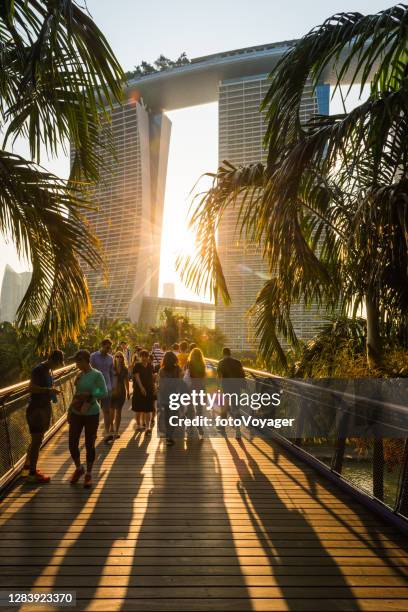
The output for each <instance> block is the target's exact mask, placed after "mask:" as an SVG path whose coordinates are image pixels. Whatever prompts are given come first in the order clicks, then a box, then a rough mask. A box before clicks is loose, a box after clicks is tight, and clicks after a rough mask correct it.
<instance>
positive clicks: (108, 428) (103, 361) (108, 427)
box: [90, 338, 114, 441]
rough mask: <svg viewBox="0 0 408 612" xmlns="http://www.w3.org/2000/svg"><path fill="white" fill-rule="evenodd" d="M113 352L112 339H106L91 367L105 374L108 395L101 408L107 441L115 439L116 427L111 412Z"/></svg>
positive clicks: (94, 356)
mask: <svg viewBox="0 0 408 612" xmlns="http://www.w3.org/2000/svg"><path fill="white" fill-rule="evenodd" d="M111 350H112V340H111V339H110V338H104V340H102V342H101V346H100V349H99V351H95V352H94V353H92V355H91V362H90V363H91V367H92V368H93V369H94V370H99V372H101V373H102V374H103V377H104V379H105V383H106V388H107V390H108V393H107V395H106V397H103V398H101V408H102V412H103V421H104V438H105V441H109V440H112V439H113V435H114V426H113V420H112V411H111V395H112V385H113V374H114V372H113V357H112V355H111V354H110V352H111Z"/></svg>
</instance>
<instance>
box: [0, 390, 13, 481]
mask: <svg viewBox="0 0 408 612" xmlns="http://www.w3.org/2000/svg"><path fill="white" fill-rule="evenodd" d="M5 402H6V398H2V400H1V402H0V404H1V418H2V420H3V422H4V431H5V434H6V444H7V454H8V458H9V463H10V469H13V467H14V457H13V451H12V449H11V438H10V431H9V426H8V419H7V412H6V406H5Z"/></svg>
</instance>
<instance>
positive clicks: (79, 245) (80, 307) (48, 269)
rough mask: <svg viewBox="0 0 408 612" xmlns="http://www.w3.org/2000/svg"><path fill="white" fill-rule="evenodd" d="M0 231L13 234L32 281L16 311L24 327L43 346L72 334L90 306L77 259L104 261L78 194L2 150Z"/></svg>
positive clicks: (94, 264) (97, 264) (98, 263)
mask: <svg viewBox="0 0 408 612" xmlns="http://www.w3.org/2000/svg"><path fill="white" fill-rule="evenodd" d="M0 183H1V189H0V232H2V233H3V234H4V235H5V236H12V238H13V241H14V243H15V245H16V248H17V252H18V254H19V256H20V257H22V258H24V259H27V260H29V261H30V262H31V265H32V279H31V283H30V285H29V287H28V290H27V292H26V294H25V296H24V298H23V301H22V303H21V305H20V307H19V310H18V313H17V322H18V324H19V325H20V327H22V328H27V327H28V326H29V325H30V324H32V323H35V324H37V325H38V327H39V334H38V345H39V346H41V347H43V348H46V347H48V346H50V345H52V344H54V345H55V344H58V343H59V342H64V341H66V340H67V339H68V338H72V337H75V335H76V334H77V333H78V331H79V329H80V327H81V326H82V325H83V324H84V323H85V321H86V317H87V315H88V314H89V313H90V309H91V304H90V299H89V294H88V288H87V283H86V279H85V276H84V273H83V271H82V268H81V263H80V262H81V261H85V262H86V263H87V264H88V265H89V266H91V267H100V266H101V265H102V260H101V256H100V255H99V250H98V243H97V240H96V238H95V237H94V236H93V235H92V233H91V232H90V230H89V228H88V226H87V224H86V223H85V221H84V218H83V212H84V210H85V209H86V207H87V206H88V203H87V202H86V201H85V200H84V199H83V196H82V194H81V193H80V192H77V191H74V190H72V189H71V188H70V187H69V186H68V184H67V183H66V182H64V181H62V180H60V179H58V178H57V177H55V176H53V175H52V174H50V173H48V172H45V171H44V170H42V169H41V168H39V167H38V166H36V165H35V164H33V163H31V162H28V161H26V160H24V159H23V158H21V157H20V156H17V155H12V154H10V153H8V152H5V151H0Z"/></svg>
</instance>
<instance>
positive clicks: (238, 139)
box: [216, 75, 330, 351]
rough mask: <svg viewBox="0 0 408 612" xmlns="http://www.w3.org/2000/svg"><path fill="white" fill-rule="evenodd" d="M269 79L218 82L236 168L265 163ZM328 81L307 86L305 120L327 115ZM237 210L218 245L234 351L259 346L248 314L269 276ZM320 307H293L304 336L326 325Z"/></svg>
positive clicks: (224, 137) (222, 312)
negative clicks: (239, 224)
mask: <svg viewBox="0 0 408 612" xmlns="http://www.w3.org/2000/svg"><path fill="white" fill-rule="evenodd" d="M269 85H270V82H269V81H268V79H267V75H256V76H253V77H245V78H237V79H229V80H224V81H223V82H221V83H220V86H219V162H220V163H221V162H222V161H223V160H228V161H230V162H231V163H232V164H234V165H236V166H240V165H247V164H252V163H257V162H266V151H265V149H264V146H263V139H264V135H265V130H266V119H265V116H264V114H263V113H261V112H260V110H259V107H260V104H261V102H262V100H263V99H264V97H265V95H266V93H267V91H268V88H269ZM329 90H330V87H329V85H320V86H319V87H318V88H317V90H316V91H315V92H313V89H312V87H311V86H310V85H308V86H306V88H305V91H304V95H303V99H302V104H301V117H300V119H301V121H302V122H305V121H307V120H308V119H309V118H310V117H311V116H312V115H313V114H316V113H321V114H327V113H328V106H329ZM237 214H238V213H237V209H234V208H228V209H227V210H226V212H225V213H224V216H223V218H222V221H221V223H220V226H219V231H218V248H219V254H220V259H221V263H222V266H223V271H224V274H225V277H226V281H227V285H228V288H229V292H230V295H231V304H230V305H228V306H225V305H224V304H222V303H219V304H217V307H216V324H217V326H219V327H220V328H221V329H222V330H223V331H224V333H225V335H226V337H227V342H228V344H229V345H230V346H231V348H233V349H234V350H238V351H254V350H256V345H257V342H256V339H255V335H254V329H253V321H252V320H251V318H250V317H249V315H248V310H249V308H250V307H251V306H252V305H253V304H254V301H255V299H256V296H257V293H258V292H259V290H260V289H261V287H262V286H263V284H264V282H265V280H267V279H268V278H270V272H269V270H268V266H267V263H266V262H265V260H264V259H263V258H262V254H261V251H260V248H259V245H256V244H253V243H250V242H249V241H248V240H245V239H244V238H243V237H241V236H239V231H238V230H237ZM321 319H322V317H321V313H319V312H318V309H317V307H316V305H312V306H311V307H310V308H305V306H304V305H303V304H295V305H294V306H293V307H292V320H293V321H294V327H295V330H296V332H297V333H298V335H299V337H300V338H302V339H308V338H311V337H312V336H313V335H314V333H315V332H316V328H317V327H318V326H319V325H321Z"/></svg>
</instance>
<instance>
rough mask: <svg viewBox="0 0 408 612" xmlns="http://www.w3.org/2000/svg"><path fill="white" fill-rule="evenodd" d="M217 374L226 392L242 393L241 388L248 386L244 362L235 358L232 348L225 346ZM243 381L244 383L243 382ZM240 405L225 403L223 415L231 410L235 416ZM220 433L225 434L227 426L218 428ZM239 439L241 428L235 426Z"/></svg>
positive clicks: (222, 409) (222, 410)
mask: <svg viewBox="0 0 408 612" xmlns="http://www.w3.org/2000/svg"><path fill="white" fill-rule="evenodd" d="M217 374H218V378H219V380H220V384H221V387H222V390H223V392H224V393H240V392H241V389H242V388H244V387H245V386H246V383H245V372H244V368H243V367H242V363H241V362H240V361H239V359H234V357H232V355H231V349H229V348H227V347H225V348H224V349H223V351H222V359H221V360H220V361H219V362H218V366H217ZM241 381H242V384H241ZM238 408H239V407H238V406H236V405H235V404H231V405H224V406H223V407H222V408H221V416H222V417H226V416H227V414H228V413H229V412H231V413H232V414H233V416H235V414H236V413H237V411H238ZM218 429H219V431H220V433H222V434H223V435H225V427H219V428H218ZM235 435H236V437H237V439H240V438H241V430H240V428H239V427H236V428H235Z"/></svg>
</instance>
